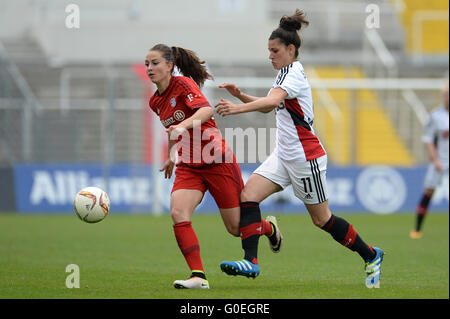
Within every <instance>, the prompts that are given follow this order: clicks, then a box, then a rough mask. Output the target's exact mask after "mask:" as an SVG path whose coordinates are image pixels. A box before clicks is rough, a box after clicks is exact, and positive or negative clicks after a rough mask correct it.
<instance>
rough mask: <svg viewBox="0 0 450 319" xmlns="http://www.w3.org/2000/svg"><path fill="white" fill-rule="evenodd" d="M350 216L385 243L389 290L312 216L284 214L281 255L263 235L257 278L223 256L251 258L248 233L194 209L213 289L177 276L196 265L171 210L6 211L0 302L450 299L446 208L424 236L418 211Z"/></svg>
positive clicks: (0, 242) (0, 220) (431, 219)
mask: <svg viewBox="0 0 450 319" xmlns="http://www.w3.org/2000/svg"><path fill="white" fill-rule="evenodd" d="M338 215H339V214H338ZM276 216H277V215H276ZM342 216H343V217H345V218H346V219H347V220H348V221H349V222H350V223H352V224H353V225H354V227H355V229H356V230H357V231H358V233H359V234H360V235H361V236H362V238H363V239H364V240H365V241H366V242H367V243H368V244H370V245H374V246H377V247H381V248H383V249H384V251H385V253H386V254H385V259H384V263H383V268H382V281H381V288H380V289H368V288H366V287H365V285H364V270H363V262H362V260H361V258H360V257H359V255H358V254H357V253H355V252H352V251H350V250H348V249H346V248H344V247H342V246H341V245H339V244H338V243H336V242H335V241H334V240H333V239H332V238H331V236H330V235H329V234H327V233H325V232H324V231H321V230H320V229H318V228H316V227H315V226H314V225H313V224H312V222H311V220H310V218H309V216H307V215H305V214H300V215H278V216H277V217H278V219H279V225H280V228H281V230H282V232H283V235H284V239H285V242H284V247H283V250H282V251H281V252H280V253H279V254H274V253H272V252H271V251H270V249H269V247H268V243H267V239H266V238H261V240H260V246H259V247H260V249H259V262H260V266H261V274H260V276H259V277H258V278H256V279H248V278H244V277H233V276H227V275H225V274H224V273H222V272H221V271H220V268H219V264H220V262H222V261H223V260H234V259H240V258H241V257H242V256H243V254H242V249H241V242H240V239H239V238H235V237H232V236H231V235H229V234H228V233H227V232H226V230H225V227H224V225H223V224H222V221H221V218H220V216H218V214H215V215H204V214H203V215H201V214H197V215H196V214H194V216H193V219H192V221H193V226H194V229H195V231H196V233H197V236H198V238H199V241H200V248H201V254H202V258H203V265H204V267H205V270H206V273H207V276H208V280H209V283H210V286H211V289H210V290H177V289H174V288H173V286H172V282H173V281H174V280H176V279H185V278H187V277H188V275H189V269H188V267H187V265H186V262H185V261H184V259H183V257H182V255H181V253H180V251H179V249H178V246H177V243H176V241H175V238H174V235H173V229H172V222H171V219H170V217H169V216H167V215H165V216H159V217H158V216H151V215H120V214H114V213H112V214H111V215H110V216H108V217H107V218H106V219H105V220H104V221H102V222H100V223H98V224H86V223H84V222H82V221H80V220H79V219H78V218H77V217H76V216H75V215H72V216H67V215H65V216H64V215H60V216H53V215H41V216H30V215H16V214H0V298H2V299H10V298H19V299H28V298H39V299H47V298H48V299H53V298H58V299H59V298H62V299H66V298H68V299H78V298H83V299H89V298H100V299H103V298H112V299H116V298H119V299H121V298H131V299H141V298H150V299H448V298H449V217H448V213H447V212H444V213H440V214H437V213H434V212H431V213H430V214H429V215H428V216H427V219H426V220H425V226H424V237H423V238H422V239H420V240H412V239H410V238H409V236H408V233H409V231H410V229H411V227H412V226H413V224H414V216H413V215H412V214H394V215H357V214H355V215H353V214H352V215H342ZM69 264H77V265H78V266H79V268H80V288H72V289H69V288H67V287H66V277H67V276H68V275H70V273H66V266H67V265H69Z"/></svg>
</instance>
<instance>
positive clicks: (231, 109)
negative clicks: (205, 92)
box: [215, 99, 240, 117]
mask: <svg viewBox="0 0 450 319" xmlns="http://www.w3.org/2000/svg"><path fill="white" fill-rule="evenodd" d="M215 108H216V112H217V113H218V114H219V115H222V116H223V117H225V116H227V115H231V114H237V113H240V110H239V106H238V105H236V104H234V103H231V102H230V101H228V100H225V99H220V102H219V103H217V104H216V106H215Z"/></svg>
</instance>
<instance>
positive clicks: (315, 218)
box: [311, 216, 328, 228]
mask: <svg viewBox="0 0 450 319" xmlns="http://www.w3.org/2000/svg"><path fill="white" fill-rule="evenodd" d="M311 219H312V222H313V224H314V225H315V226H317V227H319V228H322V227H323V226H324V225H325V224H326V223H327V221H328V220H325V219H324V218H321V217H320V216H311Z"/></svg>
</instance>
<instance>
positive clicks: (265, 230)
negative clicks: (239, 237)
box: [261, 218, 273, 236]
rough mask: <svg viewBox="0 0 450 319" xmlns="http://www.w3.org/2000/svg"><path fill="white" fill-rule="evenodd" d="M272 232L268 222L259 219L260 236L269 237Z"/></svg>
mask: <svg viewBox="0 0 450 319" xmlns="http://www.w3.org/2000/svg"><path fill="white" fill-rule="evenodd" d="M272 231H273V230H272V225H271V224H270V223H269V222H268V221H266V220H264V219H262V218H261V236H262V235H266V236H270V235H272Z"/></svg>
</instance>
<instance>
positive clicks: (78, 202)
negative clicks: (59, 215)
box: [73, 186, 109, 223]
mask: <svg viewBox="0 0 450 319" xmlns="http://www.w3.org/2000/svg"><path fill="white" fill-rule="evenodd" d="M73 210H74V211H75V214H76V215H77V216H78V217H79V218H80V219H81V220H82V221H85V222H86V223H98V222H99V221H101V220H103V219H104V218H105V217H106V216H107V215H108V213H109V197H108V194H106V192H105V191H104V190H102V189H101V188H98V187H92V186H91V187H86V188H83V189H82V190H80V191H79V192H78V193H77V195H76V196H75V199H74V201H73Z"/></svg>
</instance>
